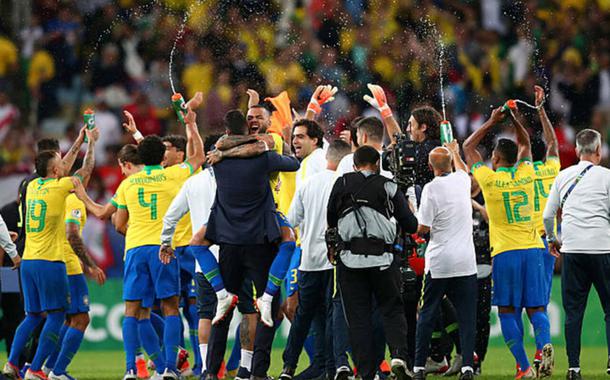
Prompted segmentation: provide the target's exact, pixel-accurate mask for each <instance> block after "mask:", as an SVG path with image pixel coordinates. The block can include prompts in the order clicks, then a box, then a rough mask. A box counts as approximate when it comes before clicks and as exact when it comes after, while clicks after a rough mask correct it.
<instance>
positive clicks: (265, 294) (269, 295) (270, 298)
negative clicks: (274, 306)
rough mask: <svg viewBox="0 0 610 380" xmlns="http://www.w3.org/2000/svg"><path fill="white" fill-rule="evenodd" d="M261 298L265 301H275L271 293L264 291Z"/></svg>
mask: <svg viewBox="0 0 610 380" xmlns="http://www.w3.org/2000/svg"><path fill="white" fill-rule="evenodd" d="M261 298H262V299H263V301H266V302H271V301H273V296H272V295H271V294H267V293H264V294H263V296H262V297H261Z"/></svg>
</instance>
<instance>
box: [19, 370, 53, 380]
mask: <svg viewBox="0 0 610 380" xmlns="http://www.w3.org/2000/svg"><path fill="white" fill-rule="evenodd" d="M23 380H47V375H45V374H44V372H42V371H36V372H34V371H32V370H31V369H28V370H27V371H26V372H25V376H24V377H23Z"/></svg>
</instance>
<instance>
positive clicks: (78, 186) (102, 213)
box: [72, 178, 117, 220]
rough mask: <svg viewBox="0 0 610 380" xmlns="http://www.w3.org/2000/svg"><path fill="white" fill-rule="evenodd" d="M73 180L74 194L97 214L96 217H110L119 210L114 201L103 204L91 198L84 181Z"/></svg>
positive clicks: (91, 211) (103, 218) (92, 212)
mask: <svg viewBox="0 0 610 380" xmlns="http://www.w3.org/2000/svg"><path fill="white" fill-rule="evenodd" d="M72 182H73V183H74V194H75V195H76V197H77V198H78V199H80V200H81V201H83V203H84V204H85V207H86V208H87V211H89V212H90V213H91V214H93V215H95V217H96V218H98V219H102V220H105V219H108V218H110V216H111V215H112V214H114V212H115V211H116V210H117V207H116V206H115V205H113V204H112V203H108V204H106V205H105V206H102V205H100V204H98V203H96V202H94V201H93V200H92V199H91V198H89V195H88V194H87V191H85V188H84V187H83V183H82V182H81V181H80V180H79V179H78V178H72Z"/></svg>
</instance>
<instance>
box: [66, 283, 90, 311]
mask: <svg viewBox="0 0 610 380" xmlns="http://www.w3.org/2000/svg"><path fill="white" fill-rule="evenodd" d="M68 284H69V285H70V307H69V308H68V314H70V315H72V314H80V313H88V312H89V287H88V286H87V280H86V279H85V275H84V274H82V273H81V274H74V275H71V276H68Z"/></svg>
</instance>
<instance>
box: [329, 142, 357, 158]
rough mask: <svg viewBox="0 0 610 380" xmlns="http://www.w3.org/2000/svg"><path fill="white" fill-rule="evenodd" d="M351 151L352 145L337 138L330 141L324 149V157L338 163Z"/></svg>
mask: <svg viewBox="0 0 610 380" xmlns="http://www.w3.org/2000/svg"><path fill="white" fill-rule="evenodd" d="M351 151H352V147H351V146H350V145H349V144H348V143H346V142H345V141H343V140H340V139H337V140H335V141H333V142H331V143H330V145H329V146H328V150H327V151H326V159H327V160H328V161H331V162H334V163H337V164H338V163H339V162H340V161H341V159H342V158H343V157H345V156H347V155H348V154H350V153H351Z"/></svg>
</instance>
